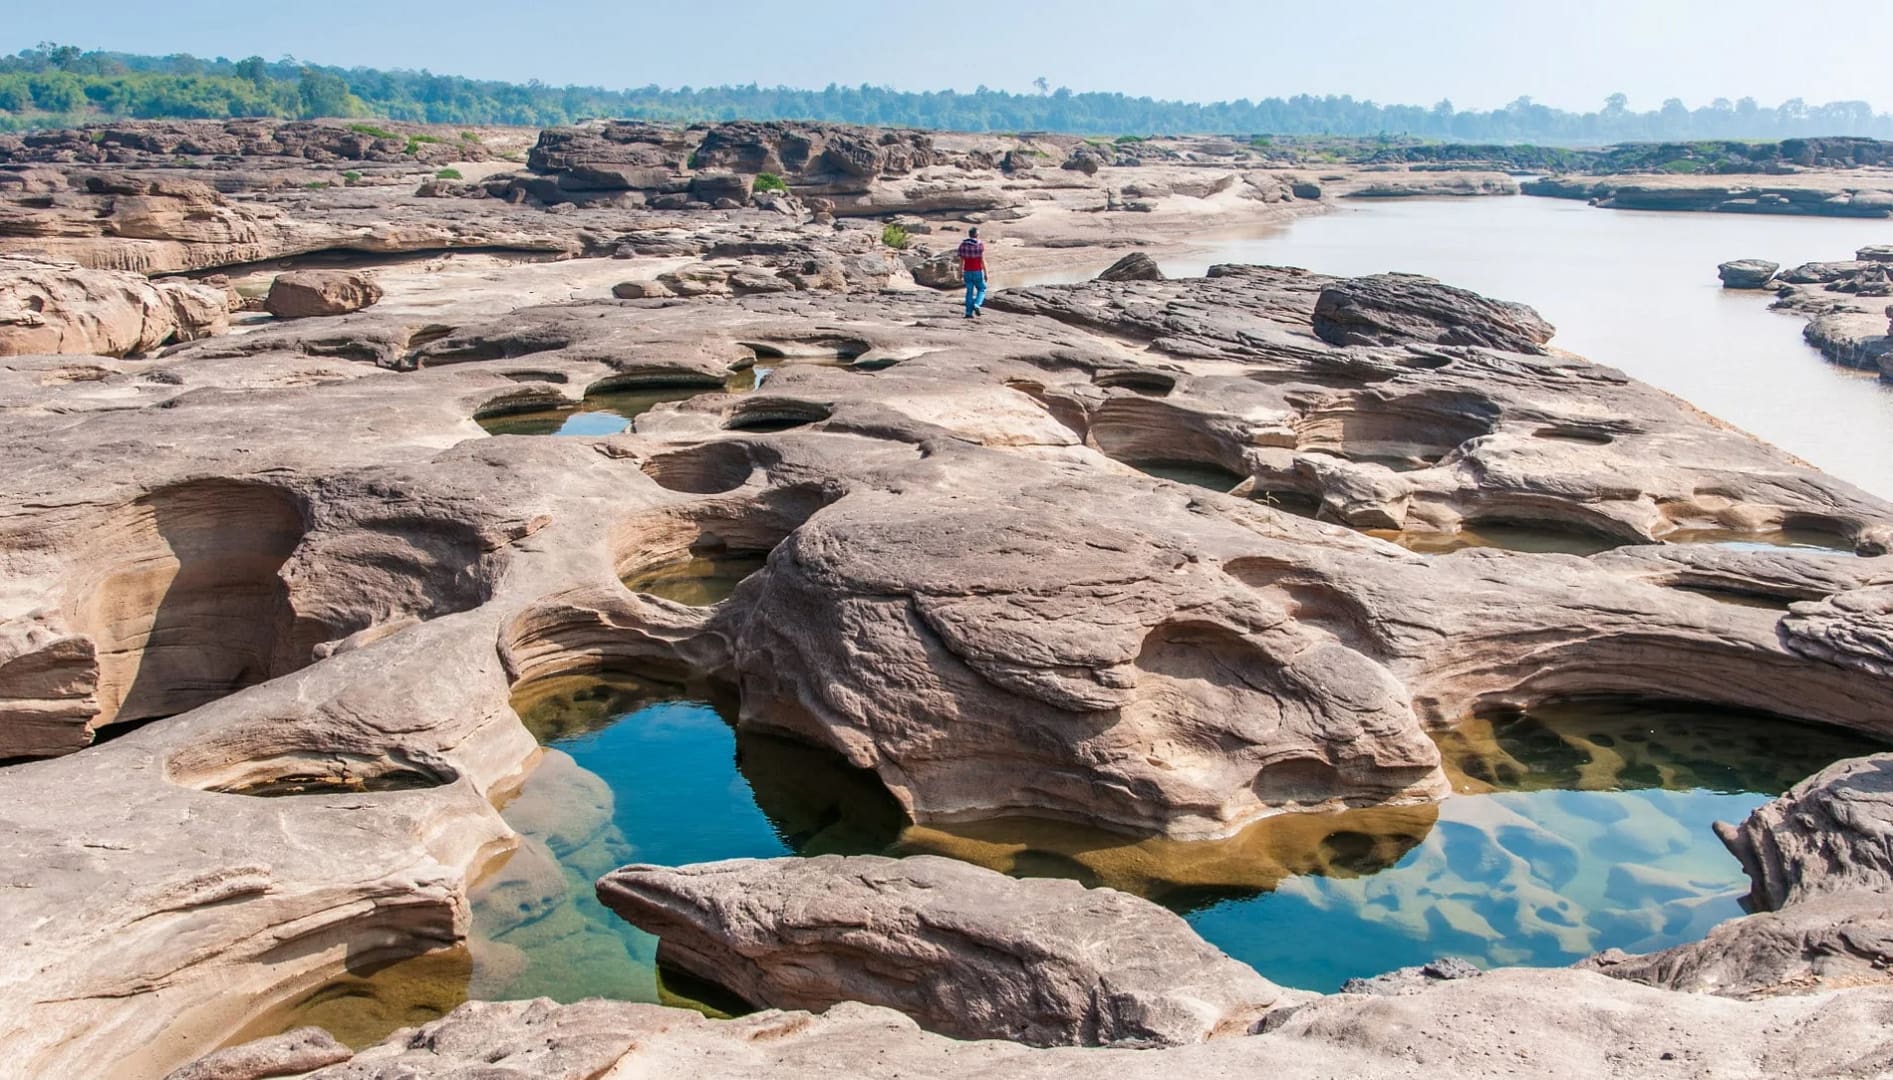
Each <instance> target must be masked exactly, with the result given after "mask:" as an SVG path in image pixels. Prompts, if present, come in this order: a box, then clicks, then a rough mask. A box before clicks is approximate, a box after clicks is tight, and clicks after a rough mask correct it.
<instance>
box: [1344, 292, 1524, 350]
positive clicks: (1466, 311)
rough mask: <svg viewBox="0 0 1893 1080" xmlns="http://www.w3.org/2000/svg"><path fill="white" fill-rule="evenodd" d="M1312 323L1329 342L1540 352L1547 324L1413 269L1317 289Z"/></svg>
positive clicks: (1521, 309)
mask: <svg viewBox="0 0 1893 1080" xmlns="http://www.w3.org/2000/svg"><path fill="white" fill-rule="evenodd" d="M1314 329H1315V333H1316V334H1318V335H1320V337H1321V340H1323V341H1326V342H1329V343H1331V344H1335V345H1395V344H1400V343H1403V342H1428V343H1432V344H1439V345H1479V346H1484V347H1486V348H1491V349H1503V350H1505V351H1508V352H1519V353H1532V354H1542V353H1543V352H1544V351H1545V349H1544V345H1545V343H1546V342H1548V341H1550V340H1551V335H1552V333H1553V331H1552V327H1551V324H1549V323H1547V322H1545V321H1544V320H1543V319H1541V318H1539V317H1538V313H1537V312H1536V311H1533V310H1532V309H1531V308H1529V307H1526V306H1525V305H1523V304H1514V303H1507V302H1505V301H1502V300H1488V299H1486V298H1485V297H1483V296H1479V295H1477V294H1475V293H1470V292H1467V291H1466V290H1464V289H1455V288H1453V287H1452V286H1450V285H1442V284H1440V283H1439V282H1437V281H1434V280H1433V279H1432V278H1428V277H1422V276H1420V275H1417V274H1373V275H1370V276H1368V277H1362V278H1353V279H1350V280H1348V281H1345V282H1341V283H1338V284H1336V285H1332V286H1330V287H1328V288H1327V289H1324V290H1322V293H1321V296H1320V298H1319V299H1318V300H1316V302H1315V310H1314Z"/></svg>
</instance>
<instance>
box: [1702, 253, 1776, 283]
mask: <svg viewBox="0 0 1893 1080" xmlns="http://www.w3.org/2000/svg"><path fill="white" fill-rule="evenodd" d="M1779 269H1781V264H1779V263H1772V262H1769V261H1768V260H1767V259H1736V260H1734V261H1732V262H1725V263H1723V264H1721V265H1720V266H1717V267H1716V275H1717V276H1718V277H1720V278H1721V279H1722V287H1723V288H1725V289H1765V288H1767V287H1768V283H1769V282H1770V281H1772V280H1774V277H1775V271H1776V270H1779Z"/></svg>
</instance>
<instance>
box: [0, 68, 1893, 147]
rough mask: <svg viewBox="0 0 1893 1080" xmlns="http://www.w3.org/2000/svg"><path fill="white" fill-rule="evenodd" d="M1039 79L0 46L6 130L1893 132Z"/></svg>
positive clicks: (1856, 111)
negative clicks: (624, 73)
mask: <svg viewBox="0 0 1893 1080" xmlns="http://www.w3.org/2000/svg"><path fill="white" fill-rule="evenodd" d="M1035 85H1036V86H1037V87H1038V89H1037V90H1036V91H1034V92H1031V93H1013V92H1009V91H1004V90H989V89H987V88H985V87H983V86H982V87H980V88H979V89H977V90H974V91H972V92H971V93H962V92H956V91H951V90H946V91H936V92H910V91H899V90H893V89H889V88H887V87H877V86H867V85H862V86H840V85H836V84H830V85H829V86H827V87H825V88H823V89H821V90H796V89H790V88H787V87H764V86H757V85H755V84H753V83H752V84H750V85H748V86H713V87H702V88H692V87H688V86H685V87H680V88H675V89H666V88H663V87H659V86H655V85H653V86H646V87H642V88H638V89H631V90H605V89H601V88H599V87H592V86H563V87H555V86H548V85H546V84H544V83H541V82H538V81H536V80H535V81H533V82H529V83H524V84H521V83H508V82H494V81H487V80H478V79H467V78H462V77H460V76H456V75H435V74H433V73H431V72H427V71H383V70H377V69H374V68H339V67H329V66H322V65H317V64H306V63H302V62H300V61H297V60H295V59H294V58H291V57H284V58H282V59H279V60H275V61H269V60H264V59H263V58H262V57H260V56H251V57H247V58H244V59H241V60H229V59H226V58H223V57H218V58H216V59H211V60H206V59H202V58H199V57H195V56H190V55H188V54H176V55H171V56H143V55H136V54H131V53H117V52H99V51H86V50H82V49H80V48H78V47H76V46H71V45H52V44H46V45H41V46H39V47H38V48H33V49H26V50H23V51H21V52H20V53H18V54H17V55H14V56H10V57H0V130H16V131H17V130H27V129H32V128H44V127H69V126H75V125H78V124H83V123H89V122H96V121H101V120H122V119H151V120H156V119H190V118H196V119H225V118H230V117H246V116H256V117H280V118H304V119H307V118H314V117H329V116H339V117H361V118H375V119H386V120H399V121H409V122H414V123H432V124H510V125H522V126H531V127H550V126H554V125H558V124H569V123H574V122H577V121H580V120H585V119H590V118H601V117H614V118H626V119H645V120H668V121H679V122H694V121H700V120H829V121H837V122H842V123H854V124H878V125H884V126H896V127H923V128H938V129H943V130H955V131H1014V132H1018V131H1057V132H1066V133H1071V134H1079V135H1122V134H1139V135H1185V134H1211V133H1223V134H1230V133H1244V134H1253V133H1269V134H1279V135H1356V136H1372V135H1391V136H1406V137H1412V138H1422V139H1444V140H1455V141H1476V142H1491V143H1517V142H1535V143H1550V144H1556V145H1598V144H1604V143H1617V142H1645V141H1660V140H1684V139H1780V138H1788V137H1794V136H1822V135H1857V136H1872V137H1876V138H1893V115H1889V114H1886V113H1876V112H1874V111H1873V108H1872V106H1870V105H1869V104H1868V103H1866V102H1864V101H1836V102H1829V103H1826V104H1822V105H1810V104H1808V103H1807V102H1805V101H1802V100H1801V99H1799V98H1793V99H1790V100H1788V101H1784V102H1782V103H1780V104H1779V105H1761V104H1759V103H1757V102H1756V101H1755V100H1754V99H1753V98H1746V97H1745V98H1741V99H1739V100H1736V101H1730V100H1728V99H1726V98H1717V99H1715V100H1714V101H1711V102H1709V103H1708V104H1706V105H1700V106H1698V107H1696V108H1690V107H1688V106H1687V105H1685V104H1684V103H1683V102H1682V101H1680V100H1678V99H1674V98H1672V99H1670V100H1668V101H1665V102H1663V104H1662V105H1661V107H1659V108H1656V109H1651V110H1646V111H1637V110H1633V109H1631V108H1630V105H1629V101H1628V99H1627V98H1626V97H1625V96H1624V95H1622V94H1613V95H1611V96H1610V97H1609V98H1608V99H1606V101H1605V102H1604V103H1603V105H1602V106H1601V107H1600V108H1598V109H1597V110H1595V111H1592V112H1572V111H1568V110H1563V109H1554V108H1551V107H1549V106H1546V105H1540V104H1537V103H1535V102H1533V101H1532V100H1531V99H1530V98H1528V97H1521V98H1519V99H1517V100H1516V101H1513V102H1512V103H1511V104H1509V105H1506V106H1504V107H1503V108H1499V109H1490V110H1484V111H1481V110H1476V109H1467V110H1461V109H1456V108H1454V106H1453V104H1452V102H1450V101H1441V102H1438V103H1437V104H1434V105H1431V106H1415V105H1380V104H1376V103H1375V102H1372V101H1365V100H1360V99H1357V98H1353V97H1350V96H1348V95H1339V96H1335V95H1326V96H1320V97H1317V96H1313V95H1308V94H1299V95H1296V96H1294V97H1288V98H1281V97H1271V98H1263V99H1261V100H1258V101H1251V100H1249V99H1247V98H1244V99H1241V100H1237V101H1218V102H1209V103H1197V102H1183V101H1159V100H1155V99H1152V98H1148V97H1130V96H1128V95H1125V94H1112V93H1076V92H1073V91H1072V90H1070V89H1068V88H1065V87H1058V88H1056V89H1054V88H1052V87H1051V86H1049V85H1048V84H1046V82H1045V80H1043V79H1039V80H1037V81H1036V84H1035Z"/></svg>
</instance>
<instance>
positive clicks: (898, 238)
mask: <svg viewBox="0 0 1893 1080" xmlns="http://www.w3.org/2000/svg"><path fill="white" fill-rule="evenodd" d="M881 243H883V244H886V245H887V246H888V247H891V248H897V249H901V250H905V249H906V247H907V230H906V229H903V228H901V227H900V226H899V225H896V224H894V223H893V222H891V221H890V222H888V223H887V225H886V226H884V227H883V228H882V229H881Z"/></svg>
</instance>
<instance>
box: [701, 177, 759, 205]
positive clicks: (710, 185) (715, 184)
mask: <svg viewBox="0 0 1893 1080" xmlns="http://www.w3.org/2000/svg"><path fill="white" fill-rule="evenodd" d="M749 184H750V179H749V177H747V176H743V175H741V174H739V173H698V174H697V175H695V176H693V177H691V178H690V197H691V198H692V199H695V200H696V201H698V202H707V203H709V204H711V205H712V206H714V205H716V204H717V203H718V202H719V201H722V200H725V199H727V200H729V201H730V202H731V203H734V204H735V205H736V206H741V205H743V204H744V203H747V202H748V201H749Z"/></svg>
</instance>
